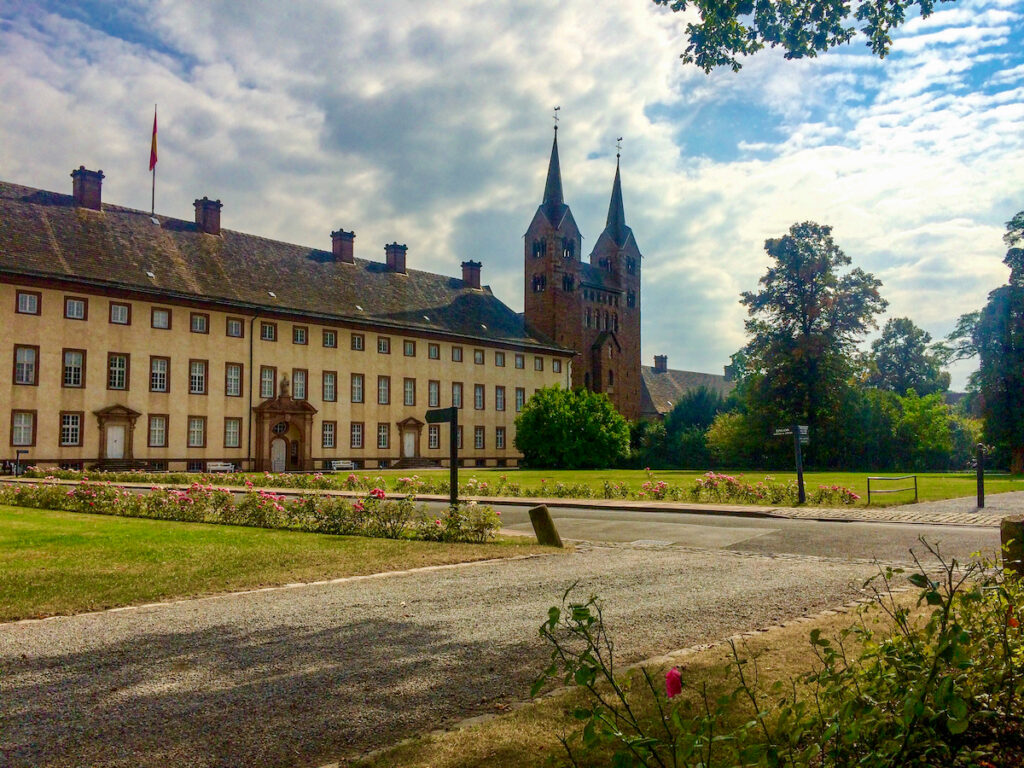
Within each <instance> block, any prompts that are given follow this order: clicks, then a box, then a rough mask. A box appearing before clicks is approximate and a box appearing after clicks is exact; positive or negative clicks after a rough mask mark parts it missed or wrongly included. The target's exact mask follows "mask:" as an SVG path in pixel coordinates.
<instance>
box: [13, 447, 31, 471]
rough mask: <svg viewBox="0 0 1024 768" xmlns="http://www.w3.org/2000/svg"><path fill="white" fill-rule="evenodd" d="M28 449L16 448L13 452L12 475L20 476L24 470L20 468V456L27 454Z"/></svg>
mask: <svg viewBox="0 0 1024 768" xmlns="http://www.w3.org/2000/svg"><path fill="white" fill-rule="evenodd" d="M27 453H28V451H26V450H21V449H18V450H16V451H15V452H14V476H15V477H21V474H22V472H23V471H24V470H22V468H21V457H22V456H24V455H25V454H27Z"/></svg>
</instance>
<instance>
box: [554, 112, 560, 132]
mask: <svg viewBox="0 0 1024 768" xmlns="http://www.w3.org/2000/svg"><path fill="white" fill-rule="evenodd" d="M560 109H561V107H555V114H554V118H555V131H556V132H557V131H558V110H560Z"/></svg>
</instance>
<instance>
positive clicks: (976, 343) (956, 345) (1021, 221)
mask: <svg viewBox="0 0 1024 768" xmlns="http://www.w3.org/2000/svg"><path fill="white" fill-rule="evenodd" d="M1003 241H1004V242H1005V243H1006V245H1007V246H1009V247H1008V250H1007V251H1006V256H1005V257H1004V258H1003V263H1004V264H1006V266H1008V267H1009V268H1010V281H1009V283H1008V284H1007V285H1004V286H1002V287H1000V288H996V289H995V290H994V291H992V292H991V293H990V294H989V295H988V304H986V305H985V308H984V309H983V310H981V312H980V313H972V314H968V315H964V316H962V317H961V318H960V321H959V322H958V323H957V327H956V329H955V330H954V331H953V333H952V334H950V336H949V337H948V340H949V342H950V343H951V345H952V348H953V349H954V350H955V356H957V357H962V358H963V357H969V356H971V355H974V354H976V355H977V356H978V364H979V367H978V372H977V373H976V374H974V376H973V384H975V385H976V386H977V388H978V391H979V393H980V395H981V400H982V415H983V417H984V419H985V437H986V439H987V440H988V441H989V442H991V443H994V444H996V445H997V446H999V447H1000V448H1001V449H1002V450H1004V451H1006V452H1007V453H1008V454H1009V456H1010V471H1011V472H1013V473H1014V474H1021V473H1024V248H1020V247H1018V246H1020V244H1021V243H1022V242H1024V211H1021V212H1020V213H1018V214H1016V215H1015V216H1014V217H1013V218H1012V219H1010V221H1008V222H1006V234H1005V235H1004V236H1003Z"/></svg>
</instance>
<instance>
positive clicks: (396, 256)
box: [384, 243, 409, 275]
mask: <svg viewBox="0 0 1024 768" xmlns="http://www.w3.org/2000/svg"><path fill="white" fill-rule="evenodd" d="M408 250H409V246H407V245H399V244H398V243H389V244H388V245H385V246H384V253H385V254H386V255H387V261H388V272H401V273H402V274H403V275H404V274H405V252H406V251H408Z"/></svg>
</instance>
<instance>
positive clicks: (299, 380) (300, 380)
mask: <svg viewBox="0 0 1024 768" xmlns="http://www.w3.org/2000/svg"><path fill="white" fill-rule="evenodd" d="M307 378H308V374H307V373H306V371H304V370H301V369H297V370H293V371H292V399H293V400H305V399H306V384H307V383H308V381H307Z"/></svg>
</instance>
